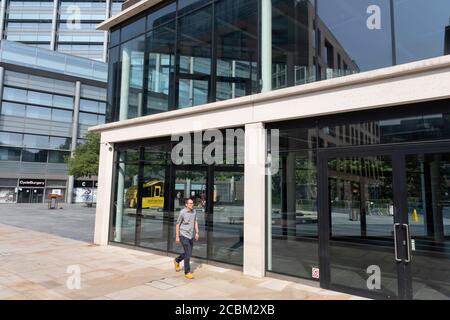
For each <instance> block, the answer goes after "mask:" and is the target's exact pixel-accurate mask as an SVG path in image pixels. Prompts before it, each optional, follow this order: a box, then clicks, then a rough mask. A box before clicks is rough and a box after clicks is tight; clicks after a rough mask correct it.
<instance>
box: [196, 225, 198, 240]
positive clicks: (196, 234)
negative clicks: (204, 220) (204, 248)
mask: <svg viewBox="0 0 450 320" xmlns="http://www.w3.org/2000/svg"><path fill="white" fill-rule="evenodd" d="M195 240H198V222H197V220H195Z"/></svg>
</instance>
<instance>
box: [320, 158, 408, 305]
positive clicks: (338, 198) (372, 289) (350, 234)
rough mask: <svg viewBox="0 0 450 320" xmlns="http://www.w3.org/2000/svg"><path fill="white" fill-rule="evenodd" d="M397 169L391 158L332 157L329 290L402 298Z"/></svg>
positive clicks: (328, 165) (328, 166) (329, 169)
mask: <svg viewBox="0 0 450 320" xmlns="http://www.w3.org/2000/svg"><path fill="white" fill-rule="evenodd" d="M393 167H394V165H393V158H392V156H390V155H374V156H344V155H343V156H339V155H337V156H331V157H328V158H327V160H326V172H327V181H326V184H327V189H328V190H327V194H328V197H327V198H328V201H326V202H327V205H326V211H325V212H324V214H327V215H328V222H329V227H328V228H327V230H325V231H328V234H327V239H326V240H327V243H328V246H327V248H326V250H325V252H326V256H327V262H326V264H325V265H326V266H327V268H326V269H327V270H324V271H325V277H326V278H327V279H326V281H327V284H326V285H327V286H329V287H331V288H333V287H334V288H336V289H342V288H347V289H348V290H350V291H355V292H361V291H364V292H365V293H366V295H370V296H377V297H382V298H397V297H398V296H399V295H400V293H399V285H400V284H399V277H398V268H399V264H400V261H398V259H397V257H398V256H399V252H398V248H397V246H396V243H395V241H396V240H397V238H398V237H399V235H398V234H396V233H399V232H401V228H397V230H396V229H395V228H394V226H395V224H396V223H400V222H401V219H400V217H397V216H396V213H395V210H394V206H395V203H394V202H395V199H394V196H396V195H395V193H394V176H393ZM325 231H324V230H322V232H325ZM321 269H322V268H321Z"/></svg>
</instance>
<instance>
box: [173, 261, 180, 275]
mask: <svg viewBox="0 0 450 320" xmlns="http://www.w3.org/2000/svg"><path fill="white" fill-rule="evenodd" d="M173 264H174V266H175V271H176V272H178V271H180V270H181V266H180V263H179V262H177V259H176V258H175V259H173Z"/></svg>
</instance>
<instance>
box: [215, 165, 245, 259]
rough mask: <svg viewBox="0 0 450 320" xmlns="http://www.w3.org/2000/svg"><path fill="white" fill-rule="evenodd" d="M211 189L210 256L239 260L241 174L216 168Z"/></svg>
mask: <svg viewBox="0 0 450 320" xmlns="http://www.w3.org/2000/svg"><path fill="white" fill-rule="evenodd" d="M214 186H215V187H214V192H213V203H214V213H213V228H212V237H211V241H212V242H211V247H212V250H211V252H212V254H211V257H210V258H211V259H213V260H216V261H221V262H226V263H232V264H236V265H242V263H243V249H244V173H243V172H230V171H222V172H221V171H219V169H218V170H216V171H215V173H214Z"/></svg>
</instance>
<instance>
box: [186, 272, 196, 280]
mask: <svg viewBox="0 0 450 320" xmlns="http://www.w3.org/2000/svg"><path fill="white" fill-rule="evenodd" d="M184 276H185V277H186V279H194V275H193V274H192V272H189V273H186V274H185V275H184Z"/></svg>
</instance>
